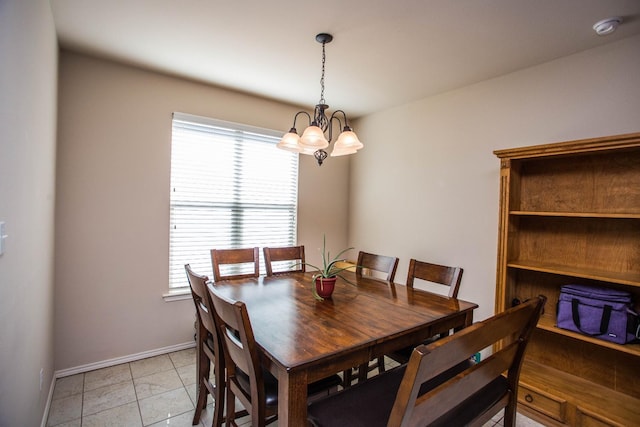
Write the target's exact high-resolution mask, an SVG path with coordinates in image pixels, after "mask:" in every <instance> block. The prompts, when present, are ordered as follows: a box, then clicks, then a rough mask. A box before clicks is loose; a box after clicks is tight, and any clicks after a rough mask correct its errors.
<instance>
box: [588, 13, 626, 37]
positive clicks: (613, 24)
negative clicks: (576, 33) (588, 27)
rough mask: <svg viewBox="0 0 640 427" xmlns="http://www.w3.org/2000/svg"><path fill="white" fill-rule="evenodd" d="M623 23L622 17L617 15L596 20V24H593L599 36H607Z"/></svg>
mask: <svg viewBox="0 0 640 427" xmlns="http://www.w3.org/2000/svg"><path fill="white" fill-rule="evenodd" d="M621 23H622V18H619V17H617V16H616V17H613V18H607V19H603V20H602V21H598V22H596V23H595V24H593V29H594V30H595V32H596V34H598V35H599V36H606V35H607V34H611V33H613V32H614V31H615V30H616V28H618V25H620V24H621Z"/></svg>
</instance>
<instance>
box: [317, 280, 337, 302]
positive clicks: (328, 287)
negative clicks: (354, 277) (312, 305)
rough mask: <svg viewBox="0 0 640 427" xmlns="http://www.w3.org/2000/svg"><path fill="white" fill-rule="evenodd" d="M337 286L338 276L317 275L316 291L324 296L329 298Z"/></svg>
mask: <svg viewBox="0 0 640 427" xmlns="http://www.w3.org/2000/svg"><path fill="white" fill-rule="evenodd" d="M335 287H336V277H329V278H325V277H316V292H317V293H318V295H320V297H322V298H329V297H331V294H332V293H333V289H334V288H335Z"/></svg>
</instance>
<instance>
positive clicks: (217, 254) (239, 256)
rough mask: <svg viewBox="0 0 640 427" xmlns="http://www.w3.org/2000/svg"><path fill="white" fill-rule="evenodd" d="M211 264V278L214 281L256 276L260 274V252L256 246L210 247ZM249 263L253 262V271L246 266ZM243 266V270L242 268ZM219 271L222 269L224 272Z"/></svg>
mask: <svg viewBox="0 0 640 427" xmlns="http://www.w3.org/2000/svg"><path fill="white" fill-rule="evenodd" d="M211 264H212V266H213V280H214V281H216V282H217V281H219V280H233V279H245V278H247V277H258V276H259V275H260V252H259V249H258V248H257V247H255V248H243V249H211ZM243 264H244V267H243ZM249 264H253V269H252V270H253V271H251V267H248V266H247V265H249ZM223 266H224V267H223ZM243 268H244V270H242V269H243ZM221 271H224V274H222V273H221Z"/></svg>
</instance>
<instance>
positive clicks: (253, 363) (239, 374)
mask: <svg viewBox="0 0 640 427" xmlns="http://www.w3.org/2000/svg"><path fill="white" fill-rule="evenodd" d="M209 295H210V297H211V301H212V304H213V307H214V310H213V313H214V316H215V321H216V326H217V328H218V334H219V336H220V341H221V343H222V350H223V353H224V361H225V368H226V375H225V385H226V390H225V391H226V397H227V398H226V401H227V403H226V408H227V425H228V426H229V425H234V426H237V424H236V422H235V417H234V415H233V414H234V413H235V399H236V398H237V399H238V400H239V401H240V402H241V403H242V405H243V406H244V408H245V409H246V410H247V411H248V412H249V414H250V415H251V425H252V426H254V427H262V426H265V425H267V424H270V423H271V422H273V421H275V420H276V419H277V413H278V380H277V379H276V378H275V377H274V376H273V375H272V374H271V373H270V372H269V371H268V370H266V369H263V367H262V365H261V364H260V354H259V349H258V345H257V343H256V341H255V337H254V335H253V328H252V327H251V321H250V320H249V313H248V312H247V307H246V305H245V304H244V303H243V302H242V301H234V300H231V299H228V298H226V297H225V296H223V295H221V294H219V293H218V291H217V290H216V289H215V286H213V287H209ZM340 384H341V380H340V377H339V376H338V375H332V376H330V377H328V378H324V379H321V380H319V381H316V382H314V383H311V384H309V385H308V387H307V394H308V396H309V397H312V396H314V397H317V396H319V395H321V394H327V393H328V392H329V391H331V390H337V388H338V385H340Z"/></svg>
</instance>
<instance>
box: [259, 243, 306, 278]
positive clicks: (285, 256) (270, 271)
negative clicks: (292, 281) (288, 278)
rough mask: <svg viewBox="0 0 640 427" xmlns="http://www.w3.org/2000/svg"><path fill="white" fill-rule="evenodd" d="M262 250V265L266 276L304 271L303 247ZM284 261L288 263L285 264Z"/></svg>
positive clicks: (267, 248)
mask: <svg viewBox="0 0 640 427" xmlns="http://www.w3.org/2000/svg"><path fill="white" fill-rule="evenodd" d="M262 250H263V252H264V265H265V267H266V269H267V276H273V275H278V274H287V273H291V272H295V271H301V272H305V271H306V264H305V258H304V246H288V247H283V248H269V247H265V248H263V249H262ZM284 261H289V262H288V263H286V262H284ZM274 267H276V270H275V271H274ZM278 267H279V268H278ZM283 268H284V269H283Z"/></svg>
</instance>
